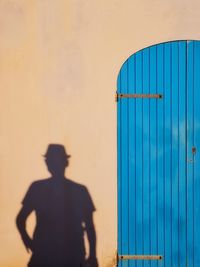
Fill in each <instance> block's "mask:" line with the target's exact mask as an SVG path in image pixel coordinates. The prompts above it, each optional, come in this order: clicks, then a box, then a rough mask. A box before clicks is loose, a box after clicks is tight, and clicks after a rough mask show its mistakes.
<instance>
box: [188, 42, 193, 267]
mask: <svg viewBox="0 0 200 267" xmlns="http://www.w3.org/2000/svg"><path fill="white" fill-rule="evenodd" d="M193 49H194V46H193V42H188V44H187V159H188V161H189V160H193V155H192V147H193V90H194V69H193V64H194V51H193ZM193 197H194V183H193V163H190V162H188V163H187V257H188V258H187V265H188V266H194V262H193V258H194V250H193V245H194V244H193V243H194V236H193V234H194V227H193V226H194V225H193V223H194V221H193V216H194V201H193V200H194V199H193Z"/></svg>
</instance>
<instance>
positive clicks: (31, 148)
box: [0, 0, 200, 267]
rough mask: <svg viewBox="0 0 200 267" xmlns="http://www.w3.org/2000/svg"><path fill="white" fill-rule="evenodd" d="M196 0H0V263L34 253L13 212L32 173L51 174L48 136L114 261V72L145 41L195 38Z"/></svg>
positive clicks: (101, 255)
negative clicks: (83, 193) (86, 197)
mask: <svg viewBox="0 0 200 267" xmlns="http://www.w3.org/2000/svg"><path fill="white" fill-rule="evenodd" d="M199 8H200V3H199V1H197V0H191V1H189V0H187V1H186V0H168V1H160V0H152V1H149V0H125V1H121V0H109V1H105V0H101V1H92V0H87V1H80V0H67V1H66V0H58V1H54V0H42V1H41V0H40V1H39V0H30V1H25V0H20V1H19V0H0V85H1V95H0V210H1V214H0V235H1V239H0V248H1V253H0V267H19V266H21V267H23V266H26V264H27V261H28V259H29V257H30V255H28V254H27V252H26V250H25V249H24V247H23V245H22V242H21V240H20V237H19V234H18V232H17V230H16V226H15V217H16V214H17V212H18V210H19V209H20V205H21V204H20V202H21V200H22V198H23V196H24V194H25V192H26V190H27V188H28V186H29V185H30V183H32V182H33V181H35V180H38V179H42V178H45V177H48V176H49V174H48V172H47V169H46V166H45V164H44V162H43V157H42V156H41V155H42V154H43V153H44V152H45V151H46V148H47V145H48V144H49V143H60V144H63V145H64V146H65V147H66V149H67V151H68V153H69V154H70V155H71V159H70V165H69V167H68V169H67V172H66V176H67V177H69V178H70V179H72V180H73V181H76V182H78V183H81V184H83V185H85V186H86V187H87V189H88V191H89V192H90V195H91V197H92V199H93V202H94V204H95V207H96V212H95V215H94V221H95V229H96V233H97V257H98V261H99V265H100V267H111V266H113V259H114V257H115V250H116V238H117V235H116V227H117V219H116V218H117V212H116V209H117V207H116V204H117V197H116V186H117V183H116V179H117V177H116V152H117V150H116V105H115V102H114V94H115V90H116V80H117V75H118V72H119V70H120V67H121V65H122V63H123V62H124V61H125V59H126V58H127V57H128V56H130V55H131V54H132V53H134V52H136V51H138V50H139V49H142V48H144V47H146V46H149V45H152V44H155V43H160V42H164V41H168V40H177V39H199V38H200V33H199V28H200V18H199ZM34 223H35V219H34V216H31V218H30V219H29V221H28V230H29V232H30V233H31V232H32V229H33V227H34Z"/></svg>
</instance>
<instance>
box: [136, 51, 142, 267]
mask: <svg viewBox="0 0 200 267" xmlns="http://www.w3.org/2000/svg"><path fill="white" fill-rule="evenodd" d="M135 58H136V93H137V94H141V93H142V53H140V52H139V53H136V55H135ZM135 115H136V117H135V120H136V188H137V191H136V215H135V216H136V254H139V255H141V254H143V242H142V241H143V229H142V225H143V218H142V211H143V207H142V204H143V203H142V194H143V188H142V186H143V162H142V160H143V159H142V146H143V143H142V142H143V140H142V128H143V122H142V99H136V114H135ZM136 263H137V267H141V266H142V261H140V260H139V261H137V262H136Z"/></svg>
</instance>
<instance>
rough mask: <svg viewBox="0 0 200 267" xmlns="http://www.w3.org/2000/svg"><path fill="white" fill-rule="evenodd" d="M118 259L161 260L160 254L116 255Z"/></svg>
mask: <svg viewBox="0 0 200 267" xmlns="http://www.w3.org/2000/svg"><path fill="white" fill-rule="evenodd" d="M118 259H119V260H162V259H163V256H161V255H118Z"/></svg>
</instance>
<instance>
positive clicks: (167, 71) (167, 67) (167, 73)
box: [163, 43, 172, 267]
mask: <svg viewBox="0 0 200 267" xmlns="http://www.w3.org/2000/svg"><path fill="white" fill-rule="evenodd" d="M164 46H165V55H164V56H165V57H164V80H165V82H164V88H165V97H164V99H163V100H164V105H165V108H164V113H165V123H164V129H165V133H164V134H165V140H164V142H165V267H168V266H172V265H171V258H172V251H171V249H172V242H171V208H172V207H171V44H170V43H166V44H165V45H164Z"/></svg>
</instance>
